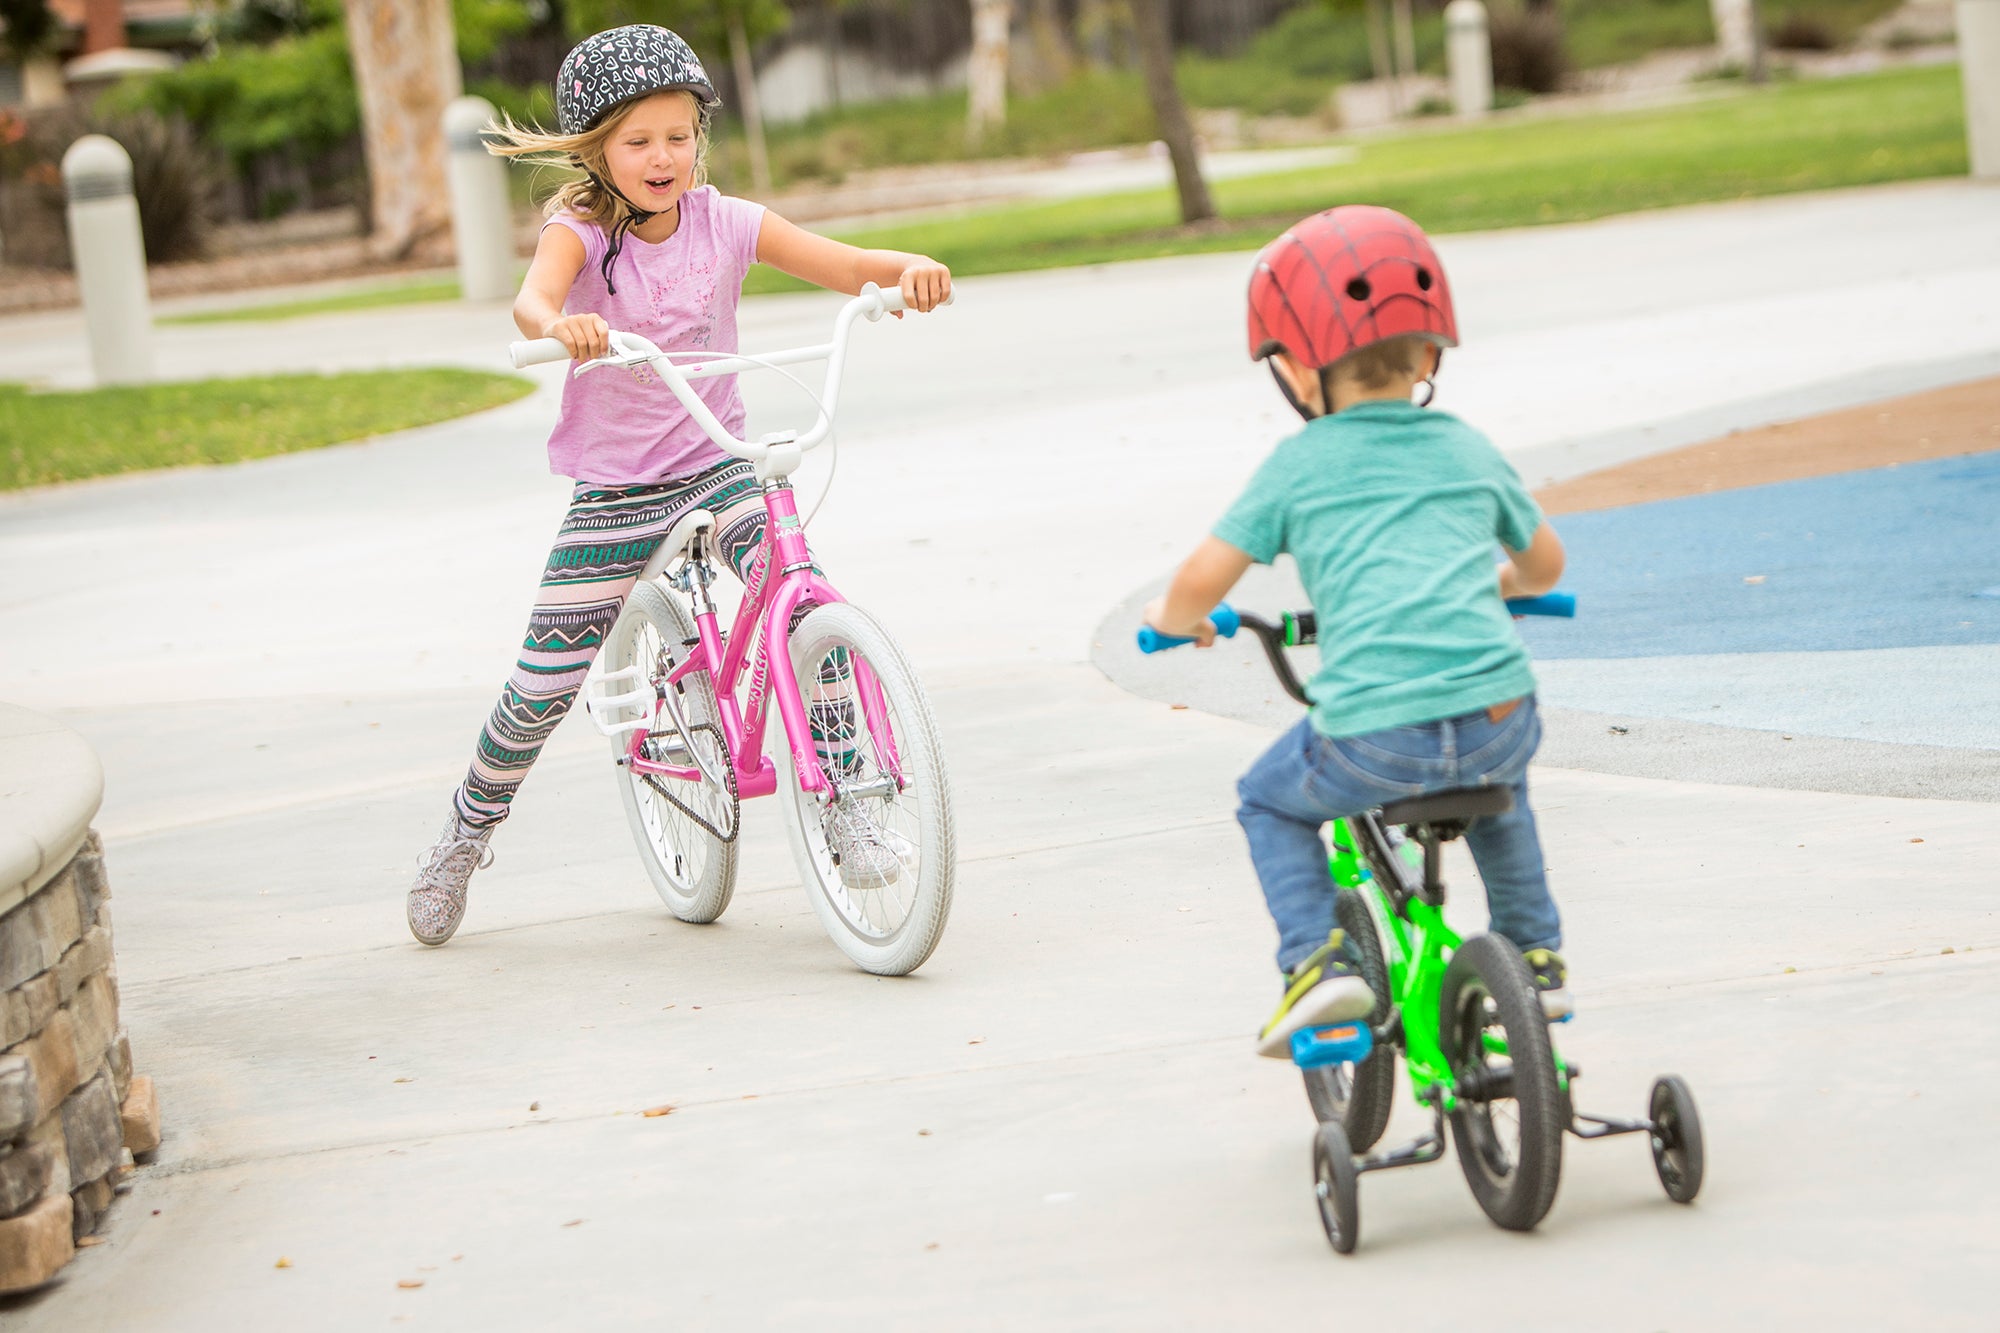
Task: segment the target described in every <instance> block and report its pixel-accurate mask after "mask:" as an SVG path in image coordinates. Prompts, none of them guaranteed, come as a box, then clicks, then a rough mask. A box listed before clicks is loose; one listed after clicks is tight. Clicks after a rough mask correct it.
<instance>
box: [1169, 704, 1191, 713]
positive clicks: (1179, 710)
mask: <svg viewBox="0 0 2000 1333" xmlns="http://www.w3.org/2000/svg"><path fill="white" fill-rule="evenodd" d="M1167 707H1169V708H1171V709H1173V710H1174V711H1175V712H1176V713H1184V712H1186V711H1187V705H1186V704H1168V705H1167Z"/></svg>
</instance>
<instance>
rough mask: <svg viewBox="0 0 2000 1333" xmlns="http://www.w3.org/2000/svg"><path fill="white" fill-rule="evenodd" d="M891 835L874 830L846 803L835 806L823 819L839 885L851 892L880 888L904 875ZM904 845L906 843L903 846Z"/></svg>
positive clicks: (857, 809) (856, 808) (872, 824)
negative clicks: (838, 868)
mask: <svg viewBox="0 0 2000 1333" xmlns="http://www.w3.org/2000/svg"><path fill="white" fill-rule="evenodd" d="M901 842H903V839H901V838H898V837H897V836H896V835H895V834H893V833H884V832H883V831H882V830H881V829H879V828H877V827H875V821H874V820H872V819H870V818H869V817H868V813H867V811H865V810H863V809H861V807H860V806H858V805H855V804H852V803H850V802H847V801H837V802H835V803H834V807H833V813H832V814H830V815H828V816H827V820H826V843H827V846H828V847H829V848H831V849H832V851H833V859H834V863H835V864H836V865H838V866H839V867H840V882H841V883H842V884H844V885H846V886H847V887H848V888H850V889H882V888H887V887H888V886H889V885H891V884H894V883H895V882H896V881H897V879H898V878H900V877H901V876H902V873H903V859H902V857H900V856H898V855H897V854H896V844H897V843H901ZM904 845H905V846H907V845H908V844H904Z"/></svg>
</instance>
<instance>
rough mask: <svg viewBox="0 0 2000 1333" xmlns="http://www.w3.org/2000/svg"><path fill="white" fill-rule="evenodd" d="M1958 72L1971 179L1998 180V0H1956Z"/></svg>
mask: <svg viewBox="0 0 2000 1333" xmlns="http://www.w3.org/2000/svg"><path fill="white" fill-rule="evenodd" d="M1958 72H1959V78H1960V80H1961V81H1962V82H1963V83H1964V85H1965V145H1966V149H1967V152H1968V153H1969V155H1970V156H1971V158H1972V178H1973V179H1974V180H1987V181H1990V180H2000V0H1958Z"/></svg>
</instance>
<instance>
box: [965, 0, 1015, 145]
mask: <svg viewBox="0 0 2000 1333" xmlns="http://www.w3.org/2000/svg"><path fill="white" fill-rule="evenodd" d="M1013 18H1014V3H1013V0H972V58H971V61H970V63H969V65H968V66H967V68H966V72H965V82H966V94H967V96H966V108H965V137H966V138H967V139H968V140H969V141H971V142H972V143H974V144H978V143H979V142H981V141H982V140H983V139H985V137H986V133H987V131H988V130H996V129H999V128H1000V127H1001V126H1002V125H1005V124H1006V123H1007V41H1008V36H1007V34H1008V29H1009V28H1010V27H1012V25H1013Z"/></svg>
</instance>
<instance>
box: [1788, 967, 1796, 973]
mask: <svg viewBox="0 0 2000 1333" xmlns="http://www.w3.org/2000/svg"><path fill="white" fill-rule="evenodd" d="M1785 971H1787V972H1796V971H1798V969H1797V968H1796V967H1788V968H1786V969H1785Z"/></svg>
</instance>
